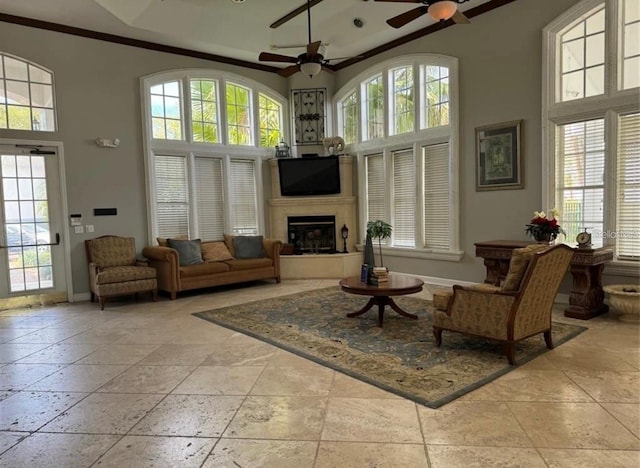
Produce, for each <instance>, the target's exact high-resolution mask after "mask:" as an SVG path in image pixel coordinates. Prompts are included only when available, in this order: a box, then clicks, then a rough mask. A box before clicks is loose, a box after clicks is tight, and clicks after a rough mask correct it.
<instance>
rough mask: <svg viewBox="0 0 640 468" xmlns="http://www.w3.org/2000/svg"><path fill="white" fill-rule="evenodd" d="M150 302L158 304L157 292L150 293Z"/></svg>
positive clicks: (155, 290)
mask: <svg viewBox="0 0 640 468" xmlns="http://www.w3.org/2000/svg"><path fill="white" fill-rule="evenodd" d="M151 300H152V301H153V302H158V290H157V289H154V290H152V291H151Z"/></svg>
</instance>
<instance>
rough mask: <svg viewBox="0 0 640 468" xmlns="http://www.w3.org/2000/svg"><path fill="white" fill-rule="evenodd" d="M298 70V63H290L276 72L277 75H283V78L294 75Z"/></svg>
mask: <svg viewBox="0 0 640 468" xmlns="http://www.w3.org/2000/svg"><path fill="white" fill-rule="evenodd" d="M299 71H300V67H299V66H298V65H291V66H290V67H287V68H283V69H282V70H280V71H279V72H278V75H280V76H284V77H285V78H287V77H289V76H291V75H295V74H296V73H298V72H299Z"/></svg>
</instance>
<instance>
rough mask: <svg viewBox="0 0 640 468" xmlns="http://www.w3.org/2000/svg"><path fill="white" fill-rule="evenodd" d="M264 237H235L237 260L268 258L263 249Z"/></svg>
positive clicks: (234, 244) (234, 247)
mask: <svg viewBox="0 0 640 468" xmlns="http://www.w3.org/2000/svg"><path fill="white" fill-rule="evenodd" d="M262 239H263V237H262V236H235V237H234V238H233V250H234V251H235V254H234V256H235V258H237V259H245V258H264V257H266V256H267V254H266V252H265V251H264V248H263V247H262Z"/></svg>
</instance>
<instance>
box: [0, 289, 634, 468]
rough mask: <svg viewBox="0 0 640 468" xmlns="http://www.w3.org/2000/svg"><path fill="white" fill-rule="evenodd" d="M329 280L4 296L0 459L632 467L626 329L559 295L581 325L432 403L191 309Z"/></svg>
mask: <svg viewBox="0 0 640 468" xmlns="http://www.w3.org/2000/svg"><path fill="white" fill-rule="evenodd" d="M335 284H336V281H333V280H322V281H309V280H306V281H304V280H300V281H284V282H283V283H282V284H279V285H277V284H272V283H269V282H264V283H256V284H255V285H253V286H250V287H242V288H240V287H238V288H230V289H226V290H222V291H218V292H215V293H212V294H206V293H202V294H191V295H188V296H184V297H182V298H180V299H178V300H176V301H169V300H168V299H166V298H162V299H161V300H160V301H159V302H158V303H155V304H153V303H150V302H146V301H145V300H141V301H139V302H135V301H133V300H123V301H118V302H116V301H113V302H108V303H107V307H106V308H105V310H104V311H102V312H101V311H100V310H99V307H98V306H97V305H96V304H91V303H86V302H85V303H77V304H64V305H58V306H54V307H41V308H33V309H24V310H9V311H3V312H0V466H2V467H42V466H50V467H65V468H66V467H89V466H96V467H97V466H99V467H117V468H125V467H136V468H138V467H151V466H153V467H192V466H193V467H229V468H247V467H277V468H287V467H292V468H304V467H315V468H330V467H348V468H351V467H354V468H357V467H368V468H371V467H376V468H383V467H392V468H398V467H403V468H404V467H432V468H452V467H453V468H455V467H464V468H472V467H479V468H485V467H496V466H500V467H527V468H529V467H576V468H578V467H580V468H584V467H594V468H603V467H629V468H637V467H639V466H640V346H639V345H640V331H639V330H640V329H639V327H638V325H637V324H629V323H623V322H620V321H618V320H617V319H616V317H615V316H609V315H612V314H608V315H607V316H603V317H599V318H596V319H593V320H590V321H588V322H581V321H573V320H570V319H564V317H563V316H562V313H561V311H560V309H558V310H557V311H555V312H554V314H555V319H556V320H567V321H569V322H576V323H580V324H581V325H586V326H587V327H589V330H588V331H586V332H585V333H583V334H581V335H580V336H579V337H577V338H575V339H573V340H571V341H570V342H568V343H566V344H564V345H562V346H560V347H559V348H557V349H555V350H553V351H551V352H548V353H546V354H544V355H543V356H541V357H539V358H537V359H536V360H534V361H532V362H530V363H528V364H527V365H524V366H522V367H520V368H518V369H516V370H514V371H513V372H510V373H509V374H507V375H505V376H503V377H501V378H499V379H497V380H495V381H494V382H492V383H490V384H488V385H485V386H484V387H481V388H480V389H478V390H476V391H474V392H472V393H469V394H467V395H465V396H463V397H462V398H459V399H458V400H456V401H454V402H452V403H450V404H448V405H446V406H443V407H441V408H439V409H437V410H433V409H429V408H425V407H423V406H421V405H417V404H415V403H413V402H411V401H408V400H405V399H402V398H399V397H397V396H395V395H393V394H390V393H387V392H384V391H382V390H379V389H377V388H375V387H372V386H369V385H367V384H364V383H362V382H360V381H357V380H354V379H352V378H350V377H347V376H345V375H342V374H340V373H337V372H334V371H332V370H330V369H327V368H324V367H322V366H319V365H317V364H314V363H312V362H310V361H307V360H304V359H302V358H299V357H297V356H294V355H292V354H289V353H287V352H284V351H282V350H279V349H277V348H274V347H272V346H270V345H268V344H265V343H263V342H261V341H258V340H255V339H252V338H249V337H247V336H244V335H241V334H238V333H234V332H233V331H230V330H227V329H224V328H221V327H218V326H216V325H214V324H211V323H207V322H204V321H202V320H201V319H198V318H194V317H192V316H191V315H190V313H191V312H195V311H200V310H207V309H211V308H216V307H222V306H227V305H233V304H238V303H242V302H247V301H253V300H259V299H261V298H264V297H270V296H278V295H284V294H290V293H294V292H298V291H302V290H308V289H314V288H318V287H324V286H330V285H335ZM422 295H423V296H425V297H427V298H428V297H429V292H428V291H426V292H423V293H422Z"/></svg>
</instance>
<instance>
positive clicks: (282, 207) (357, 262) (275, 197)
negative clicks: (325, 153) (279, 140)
mask: <svg viewBox="0 0 640 468" xmlns="http://www.w3.org/2000/svg"><path fill="white" fill-rule="evenodd" d="M354 159H355V158H354V157H353V156H348V155H345V156H340V159H339V161H340V189H341V190H340V193H339V194H335V195H318V196H300V197H283V196H282V195H281V194H280V177H279V174H278V160H277V159H271V160H269V165H270V169H271V199H270V200H269V201H268V207H269V226H270V232H269V237H272V238H275V239H280V240H281V241H282V242H284V243H289V233H288V224H287V222H288V218H289V217H305V216H323V217H325V216H329V217H331V216H333V217H334V218H335V232H334V239H336V243H337V244H338V245H337V246H336V248H337V250H339V251H342V246H343V245H342V235H341V232H340V231H341V229H342V226H343V225H346V226H347V228H349V238H348V239H347V250H348V251H349V252H350V253H348V254H342V253H334V254H323V253H309V254H304V255H283V256H281V258H280V260H281V270H282V271H281V273H282V277H283V278H339V277H344V276H350V275H358V274H360V266H361V264H362V254H361V253H359V252H357V251H356V247H355V245H356V243H357V240H358V235H359V234H358V226H357V216H356V197H355V196H353V163H354Z"/></svg>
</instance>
